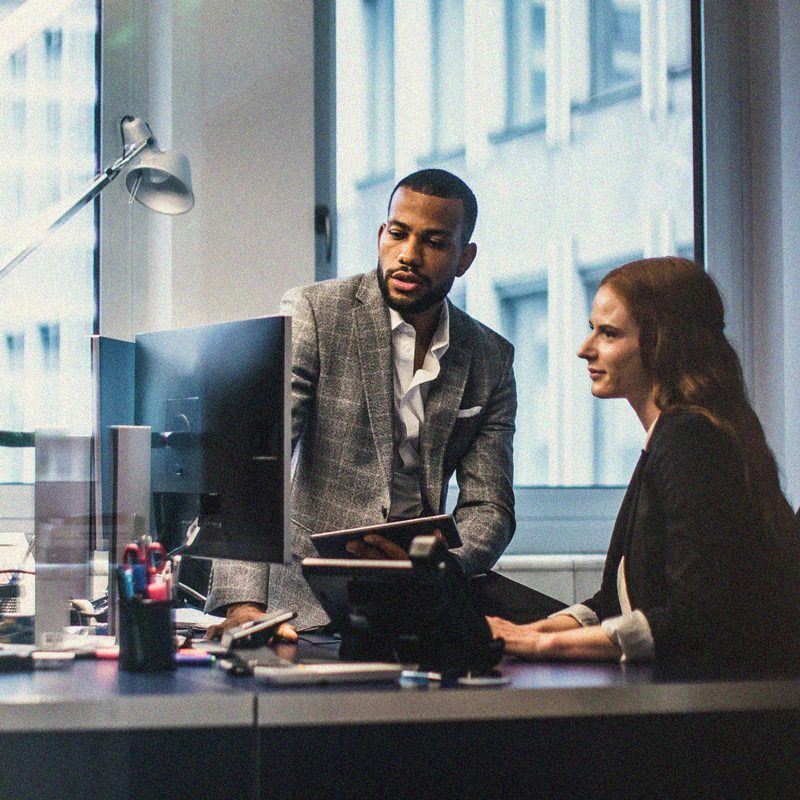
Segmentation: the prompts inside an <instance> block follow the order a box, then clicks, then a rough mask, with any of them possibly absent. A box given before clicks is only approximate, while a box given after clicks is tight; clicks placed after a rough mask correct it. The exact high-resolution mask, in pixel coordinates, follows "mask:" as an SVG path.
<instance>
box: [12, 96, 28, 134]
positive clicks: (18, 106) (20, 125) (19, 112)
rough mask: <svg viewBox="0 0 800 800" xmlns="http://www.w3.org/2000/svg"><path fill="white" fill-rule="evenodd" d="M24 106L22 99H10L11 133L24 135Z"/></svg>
mask: <svg viewBox="0 0 800 800" xmlns="http://www.w3.org/2000/svg"><path fill="white" fill-rule="evenodd" d="M25 112H26V107H25V101H24V100H12V101H11V124H10V126H9V127H10V128H11V135H12V136H24V135H25V116H26V113H25Z"/></svg>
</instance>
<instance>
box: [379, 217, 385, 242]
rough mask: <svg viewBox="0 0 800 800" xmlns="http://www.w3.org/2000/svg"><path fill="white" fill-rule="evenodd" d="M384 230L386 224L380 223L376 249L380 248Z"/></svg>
mask: <svg viewBox="0 0 800 800" xmlns="http://www.w3.org/2000/svg"><path fill="white" fill-rule="evenodd" d="M385 230H386V223H385V222H382V223H381V224H380V227H379V228H378V247H380V246H381V236H383V232H384V231H385Z"/></svg>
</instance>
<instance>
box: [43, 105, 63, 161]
mask: <svg viewBox="0 0 800 800" xmlns="http://www.w3.org/2000/svg"><path fill="white" fill-rule="evenodd" d="M45 134H46V135H47V140H46V141H47V146H48V148H49V149H50V150H58V147H59V144H60V139H61V104H60V103H56V102H52V101H51V102H49V103H48V104H47V106H46V107H45Z"/></svg>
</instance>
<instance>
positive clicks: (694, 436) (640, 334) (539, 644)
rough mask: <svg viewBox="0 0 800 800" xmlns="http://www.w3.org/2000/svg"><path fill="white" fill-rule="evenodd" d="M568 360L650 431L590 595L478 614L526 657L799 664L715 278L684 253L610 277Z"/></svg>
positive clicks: (797, 576) (788, 559) (787, 556)
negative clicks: (526, 611)
mask: <svg viewBox="0 0 800 800" xmlns="http://www.w3.org/2000/svg"><path fill="white" fill-rule="evenodd" d="M590 328H591V331H590V333H589V336H588V338H587V339H586V341H585V342H584V343H583V345H582V346H581V348H580V350H579V351H578V356H579V357H580V358H582V359H585V360H586V362H587V365H588V370H589V377H590V379H591V381H592V394H593V395H594V396H595V397H598V398H611V397H624V398H626V399H627V400H628V402H629V403H630V404H631V406H632V407H633V410H634V411H635V412H636V415H637V416H638V418H639V420H640V422H641V424H642V427H643V428H644V430H645V431H647V439H646V443H645V448H644V450H643V451H642V455H641V457H640V459H639V462H638V464H637V466H636V469H635V471H634V474H633V477H632V478H631V482H630V485H629V487H628V490H627V492H626V494H625V498H624V500H623V502H622V506H621V508H620V512H619V515H618V517H617V521H616V524H615V526H614V531H613V534H612V538H611V543H610V546H609V552H608V555H607V558H606V564H605V569H604V572H603V580H602V585H601V587H600V590H599V591H598V592H597V594H595V595H594V597H592V598H590V599H589V600H587V601H585V602H584V603H581V604H578V605H575V606H571V607H569V608H567V609H566V610H564V611H562V612H559V613H558V614H557V615H554V616H552V617H549V618H548V619H545V620H541V621H539V622H534V623H532V624H529V625H514V624H513V623H511V622H508V621H507V620H503V619H499V618H489V624H490V626H491V628H492V632H493V633H494V635H495V636H496V637H502V638H503V639H504V640H505V646H506V652H508V653H512V654H515V655H518V656H521V657H523V658H530V659H615V658H621V659H622V660H623V661H625V660H653V659H655V660H657V661H659V662H663V663H681V664H692V665H695V666H698V667H701V668H704V667H705V668H717V667H722V668H725V667H740V666H741V667H746V668H759V667H767V668H775V667H777V668H784V667H788V668H790V669H792V668H797V667H798V665H800V532H799V531H798V525H797V521H796V519H795V516H794V514H793V512H792V509H791V508H790V506H789V504H788V502H787V501H786V499H785V497H784V496H783V493H782V492H781V488H780V484H779V476H778V469H777V465H776V463H775V459H774V457H773V455H772V453H771V452H770V449H769V447H768V446H767V443H766V440H765V437H764V432H763V430H762V428H761V425H760V423H759V421H758V418H757V417H756V415H755V412H754V411H753V409H752V407H751V406H750V403H749V402H748V399H747V395H746V390H745V385H744V380H743V376H742V369H741V366H740V363H739V359H738V357H737V355H736V353H735V351H734V350H733V348H732V347H731V345H730V343H729V342H728V340H727V339H726V337H725V334H724V316H723V305H722V299H721V298H720V295H719V292H718V291H717V288H716V286H715V285H714V282H713V281H712V279H711V278H710V277H709V276H708V275H707V274H706V273H705V272H704V271H703V270H702V269H701V268H700V267H698V266H697V265H696V264H694V263H693V262H691V261H688V260H686V259H682V258H650V259H644V260H641V261H634V262H631V263H629V264H625V265H623V266H621V267H618V268H617V269H615V270H612V271H611V272H610V273H609V274H608V275H606V276H605V278H603V280H602V281H601V283H600V287H599V289H598V291H597V294H596V296H595V298H594V302H593V304H592V312H591V319H590Z"/></svg>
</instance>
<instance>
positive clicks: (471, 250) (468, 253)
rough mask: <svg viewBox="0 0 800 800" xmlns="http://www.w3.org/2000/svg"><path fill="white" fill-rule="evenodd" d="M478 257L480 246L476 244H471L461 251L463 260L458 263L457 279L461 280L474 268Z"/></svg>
mask: <svg viewBox="0 0 800 800" xmlns="http://www.w3.org/2000/svg"><path fill="white" fill-rule="evenodd" d="M476 255H478V245H476V244H475V242H470V243H469V244H468V245H466V247H464V249H463V250H462V251H461V260H460V261H459V263H458V270H456V277H458V278H460V277H461V276H462V275H463V274H464V273H465V272H466V271H467V270H468V269H469V268H470V267H471V266H472V262H473V261H474V260H475V256H476Z"/></svg>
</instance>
